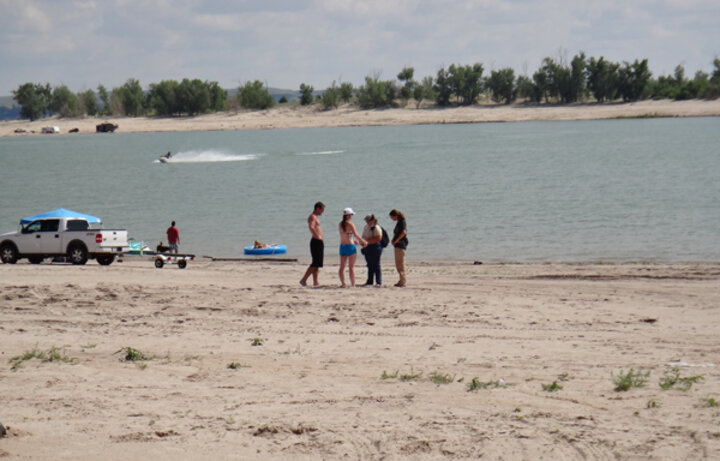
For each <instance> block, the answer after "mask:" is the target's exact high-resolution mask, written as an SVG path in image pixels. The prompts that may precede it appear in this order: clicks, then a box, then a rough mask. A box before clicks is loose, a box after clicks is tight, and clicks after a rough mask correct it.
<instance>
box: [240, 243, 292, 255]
mask: <svg viewBox="0 0 720 461" xmlns="http://www.w3.org/2000/svg"><path fill="white" fill-rule="evenodd" d="M285 253H287V246H286V245H265V246H263V247H260V248H255V246H253V245H250V246H247V247H245V254H246V255H282V254H285Z"/></svg>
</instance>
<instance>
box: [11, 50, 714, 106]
mask: <svg viewBox="0 0 720 461" xmlns="http://www.w3.org/2000/svg"><path fill="white" fill-rule="evenodd" d="M565 61H566V60H565V59H558V60H555V59H553V58H549V57H548V58H545V59H544V60H543V61H542V63H541V65H540V68H539V69H538V70H537V71H535V72H534V73H533V74H532V76H531V77H529V76H527V75H519V76H516V75H515V71H514V70H513V69H512V68H503V69H499V70H492V71H490V74H489V75H484V70H485V69H484V67H483V65H482V64H480V63H476V64H472V65H459V64H451V65H450V66H449V67H448V68H447V69H446V68H445V67H444V66H443V67H442V68H440V70H438V71H437V74H436V75H435V76H426V77H424V78H422V79H421V80H416V79H415V78H414V73H415V71H414V68H412V67H405V68H403V69H402V71H401V72H400V73H398V74H397V77H396V79H395V80H382V79H381V78H380V75H379V74H375V75H373V76H366V77H365V82H364V84H363V85H360V86H359V87H357V88H355V87H354V86H353V85H352V84H351V83H347V82H342V83H340V84H337V83H336V82H333V83H332V85H331V86H330V87H328V88H326V89H324V90H323V91H321V92H319V94H317V95H316V92H315V90H314V88H313V87H312V86H310V85H308V84H305V83H302V84H301V85H300V88H299V91H298V93H299V100H300V104H301V105H310V104H316V103H318V104H321V105H322V106H323V107H324V108H325V109H333V108H336V107H338V106H339V105H340V104H341V103H351V104H356V105H357V106H358V107H359V108H361V109H372V108H379V107H393V106H398V105H400V104H402V105H407V104H408V103H409V101H410V100H414V101H415V104H416V105H417V107H420V106H421V105H422V104H423V102H424V101H427V102H431V103H434V104H435V105H437V106H440V107H448V106H454V105H472V104H477V103H478V102H479V101H480V99H481V96H484V97H486V98H488V99H490V100H492V101H493V102H495V103H498V104H501V103H502V104H511V103H513V102H516V101H518V100H522V101H526V102H528V103H533V104H557V103H559V104H570V103H575V102H590V101H596V102H599V103H604V102H611V101H619V100H622V101H624V102H631V101H639V100H643V99H675V100H682V99H700V98H705V99H714V98H717V97H720V58H715V59H714V61H713V66H714V69H713V72H712V73H711V74H707V73H705V72H703V71H698V72H696V73H695V75H694V77H693V78H692V79H690V78H688V77H686V76H685V69H684V68H683V66H682V65H678V66H677V67H676V68H675V71H674V73H673V74H672V75H667V76H659V77H658V78H657V79H654V78H652V74H651V72H650V70H649V68H648V62H647V59H643V60H635V61H634V62H632V63H629V62H623V63H616V62H611V61H608V60H606V59H605V58H603V57H600V58H599V59H596V58H594V57H590V58H589V59H588V58H587V57H586V56H585V53H582V52H581V53H579V54H577V55H575V56H574V57H573V58H572V59H571V60H570V62H569V63H568V62H565ZM13 99H14V100H15V101H16V102H17V103H18V104H19V105H20V108H21V116H22V117H23V118H27V119H30V120H36V119H38V118H41V117H44V116H48V115H53V114H58V115H59V116H61V117H82V116H85V115H88V116H95V115H105V116H110V115H114V116H130V117H137V116H186V115H198V114H204V113H210V112H222V111H226V110H228V109H236V110H237V109H239V108H244V109H267V108H270V107H273V106H274V105H275V104H276V101H275V99H274V98H273V97H272V96H271V95H270V92H269V90H268V88H267V85H265V84H263V83H262V82H261V81H259V80H255V81H253V82H246V83H245V84H244V85H242V86H240V87H239V88H238V92H237V95H234V96H229V95H228V92H227V91H225V90H223V89H222V88H220V86H219V85H218V83H217V82H208V81H201V80H199V79H193V80H190V79H187V78H186V79H183V80H182V81H180V82H178V81H175V80H163V81H161V82H159V83H152V84H150V86H149V87H148V89H147V91H145V90H143V88H142V86H141V85H140V82H139V81H138V80H136V79H132V78H131V79H129V80H128V81H127V82H125V84H123V85H122V86H120V87H117V88H113V89H112V91H108V90H107V89H106V88H105V87H104V86H103V85H99V86H98V87H97V92H95V91H94V90H86V91H83V92H79V93H73V92H72V91H70V90H69V89H68V88H67V86H65V85H60V86H56V87H54V88H51V87H50V84H49V83H46V84H40V83H24V84H22V85H20V86H19V87H18V89H17V90H14V91H13ZM284 99H285V98H283V99H281V100H280V101H279V102H280V103H283V102H286V100H284Z"/></svg>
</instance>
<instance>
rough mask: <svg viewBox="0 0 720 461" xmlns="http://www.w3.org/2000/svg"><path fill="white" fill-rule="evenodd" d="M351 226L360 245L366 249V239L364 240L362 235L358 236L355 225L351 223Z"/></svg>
mask: <svg viewBox="0 0 720 461" xmlns="http://www.w3.org/2000/svg"><path fill="white" fill-rule="evenodd" d="M350 225H351V226H352V233H353V234H354V235H355V238H356V239H357V241H358V243H359V244H360V245H361V246H362V247H366V246H367V242H366V241H365V239H363V238H362V236H361V235H360V234H358V232H357V228H356V227H355V224H353V223H350Z"/></svg>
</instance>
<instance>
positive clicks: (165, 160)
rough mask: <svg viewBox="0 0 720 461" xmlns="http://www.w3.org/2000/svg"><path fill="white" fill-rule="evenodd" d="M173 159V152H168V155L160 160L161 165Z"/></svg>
mask: <svg viewBox="0 0 720 461" xmlns="http://www.w3.org/2000/svg"><path fill="white" fill-rule="evenodd" d="M171 157H172V152H170V151H168V153H167V154H165V155H163V156H162V157H160V158H159V159H158V160H160V163H167V162H168V161H170V158H171Z"/></svg>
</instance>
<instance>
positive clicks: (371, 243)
mask: <svg viewBox="0 0 720 461" xmlns="http://www.w3.org/2000/svg"><path fill="white" fill-rule="evenodd" d="M365 222H366V224H365V228H364V229H363V233H362V238H363V240H365V242H366V243H367V246H365V251H364V252H363V253H364V254H365V261H366V262H367V268H368V278H367V282H366V283H365V285H372V284H373V279H374V280H375V284H376V285H377V286H378V287H381V286H382V269H381V268H380V256H382V248H383V247H382V244H381V243H380V242H381V241H382V238H383V230H382V228H381V227H380V226H379V225H378V223H377V218H376V217H375V215H374V214H369V215H367V216H365Z"/></svg>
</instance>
